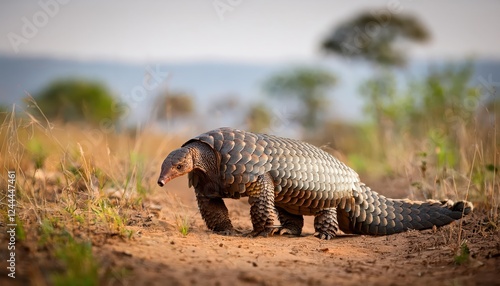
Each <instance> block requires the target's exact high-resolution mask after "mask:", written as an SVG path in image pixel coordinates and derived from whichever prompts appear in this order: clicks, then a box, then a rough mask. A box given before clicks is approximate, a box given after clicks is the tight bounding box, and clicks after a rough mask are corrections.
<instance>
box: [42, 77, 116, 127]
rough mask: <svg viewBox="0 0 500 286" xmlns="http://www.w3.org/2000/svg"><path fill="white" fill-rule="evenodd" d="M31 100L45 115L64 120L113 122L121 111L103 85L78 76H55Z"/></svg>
mask: <svg viewBox="0 0 500 286" xmlns="http://www.w3.org/2000/svg"><path fill="white" fill-rule="evenodd" d="M35 100H36V102H37V104H38V106H39V107H40V109H41V110H42V112H43V113H44V114H45V116H46V117H47V118H49V119H54V120H62V121H64V122H74V121H85V122H87V123H90V124H99V123H100V122H101V121H102V120H104V119H105V120H110V121H112V122H115V121H116V120H118V118H119V117H120V115H121V113H122V111H123V109H122V108H120V104H119V103H118V102H117V101H116V100H115V98H114V97H113V96H112V95H111V93H110V92H109V91H108V89H107V88H106V87H105V86H103V85H102V84H100V83H98V82H92V81H85V80H79V79H69V80H57V81H55V82H53V83H51V84H50V85H49V86H48V87H46V88H45V89H44V90H42V92H40V94H38V95H37V96H36V97H35Z"/></svg>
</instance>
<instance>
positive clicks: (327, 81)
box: [264, 67, 337, 129]
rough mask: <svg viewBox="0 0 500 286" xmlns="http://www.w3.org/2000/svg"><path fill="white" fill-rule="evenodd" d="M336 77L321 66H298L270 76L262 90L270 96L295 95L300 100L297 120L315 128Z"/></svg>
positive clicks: (307, 126) (303, 124)
mask: <svg viewBox="0 0 500 286" xmlns="http://www.w3.org/2000/svg"><path fill="white" fill-rule="evenodd" d="M336 82H337V79H336V78H335V76H334V75H333V74H331V73H330V72H329V71H327V70H324V69H321V68H313V67H299V68H295V69H293V70H291V71H286V72H281V73H278V74H275V75H273V76H271V77H270V78H269V79H268V80H267V81H266V82H265V83H264V90H265V91H266V92H267V93H268V94H270V95H271V96H278V97H282V98H284V97H295V98H296V99H297V100H299V101H300V102H301V105H302V107H303V110H301V111H300V113H299V116H298V121H299V123H300V124H302V126H304V127H306V128H313V129H314V128H316V127H317V126H318V123H319V120H320V118H321V115H322V114H323V113H324V111H325V107H326V106H328V104H327V98H326V92H327V90H328V89H329V88H331V87H333V86H334V85H335V83H336Z"/></svg>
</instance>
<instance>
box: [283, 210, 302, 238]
mask: <svg viewBox="0 0 500 286" xmlns="http://www.w3.org/2000/svg"><path fill="white" fill-rule="evenodd" d="M276 210H277V211H278V219H279V221H280V223H281V227H280V228H277V229H276V232H278V233H279V234H280V235H283V234H291V235H300V234H301V233H302V227H304V217H303V216H302V215H295V214H291V213H289V212H287V211H286V210H284V209H283V208H280V207H276Z"/></svg>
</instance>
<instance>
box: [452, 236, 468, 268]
mask: <svg viewBox="0 0 500 286" xmlns="http://www.w3.org/2000/svg"><path fill="white" fill-rule="evenodd" d="M469 259H470V250H469V247H468V246H467V241H466V240H464V241H462V244H461V245H460V248H459V250H458V253H457V254H456V255H455V258H454V260H455V263H456V264H458V265H462V264H465V263H467V262H468V261H469Z"/></svg>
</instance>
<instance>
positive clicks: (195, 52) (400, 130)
mask: <svg viewBox="0 0 500 286" xmlns="http://www.w3.org/2000/svg"><path fill="white" fill-rule="evenodd" d="M0 5H1V9H0V19H1V22H2V25H0V33H1V34H2V35H3V37H2V38H1V39H0V95H1V96H0V104H1V106H2V107H1V109H2V112H3V114H6V113H7V112H12V111H15V112H17V114H18V115H19V116H22V115H23V114H29V115H30V116H33V118H44V119H46V120H48V122H51V123H52V124H55V126H58V127H59V128H62V127H61V126H67V124H70V125H71V126H75V125H76V126H78V128H80V130H87V129H86V128H90V129H89V130H90V131H88V132H87V133H85V134H87V135H86V137H87V138H86V139H87V141H89V142H90V143H95V144H94V145H96V146H98V145H99V144H100V143H101V142H104V141H102V140H101V139H102V138H104V137H105V136H108V135H109V134H123V133H126V134H129V133H134V132H135V133H134V134H136V135H137V134H139V133H138V132H142V131H143V130H146V129H147V130H148V131H149V132H152V133H154V134H157V135H159V136H170V137H172V136H174V137H175V136H177V135H179V134H180V135H179V136H177V137H176V138H180V139H179V140H180V142H182V141H183V140H184V139H188V138H190V137H192V136H194V135H197V134H199V133H201V132H204V131H207V130H210V129H214V128H217V127H220V126H232V127H236V128H242V129H247V130H252V131H257V132H267V133H272V134H276V135H281V136H288V137H293V138H297V139H303V140H307V141H309V142H312V143H313V144H316V145H318V146H323V148H324V149H326V150H329V151H330V152H332V153H334V154H335V155H337V156H338V157H340V158H341V159H342V160H344V161H347V162H348V164H350V165H351V166H353V168H354V169H355V170H357V171H358V172H360V173H361V174H364V173H366V174H369V175H370V176H378V175H382V176H392V175H398V176H403V177H406V178H408V179H407V180H408V181H409V182H410V183H411V184H412V185H414V186H415V187H416V188H420V189H424V188H425V186H422V184H423V183H422V182H427V183H428V184H430V185H429V188H435V186H436V184H440V182H443V180H446V179H450V178H451V177H450V171H449V170H456V171H457V172H458V174H461V176H464V177H467V176H469V175H468V174H471V172H472V171H471V170H472V169H473V170H475V171H474V172H477V176H478V180H479V181H480V182H483V179H484V177H485V176H494V174H496V173H497V166H498V150H497V149H498V148H497V147H498V145H497V142H498V141H497V138H498V131H497V123H498V112H499V108H498V102H499V95H498V88H499V86H500V49H499V48H498V47H499V46H500V35H499V32H498V27H499V26H500V17H498V13H499V12H500V2H498V1H475V2H470V1H440V2H439V3H436V2H434V1H404V0H401V1H398V0H395V1H393V0H391V1H356V2H355V3H349V4H348V3H346V2H339V1H315V2H314V3H311V2H304V1H272V2H268V1H245V0H214V1H189V2H188V1H184V2H181V1H147V2H144V1H141V2H138V1H106V2H103V1H97V0H93V1H77V0H72V1H71V0H64V1H63V0H41V1H29V2H25V1H8V2H2V4H0ZM89 126H90V127H89ZM82 128H83V129H82ZM38 145H40V144H38ZM163 146H166V145H159V146H156V148H162V147H163ZM33 148H34V149H35V150H36V149H37V148H39V147H33ZM33 148H32V149H33ZM169 148H170V147H169ZM34 152H35V153H36V152H37V151H34ZM163 153H166V151H164V152H163ZM163 153H162V154H163ZM35 161H36V160H35ZM429 170H432V173H431V174H432V175H431V176H430V178H429V175H428V173H429ZM474 172H473V173H474ZM413 174H415V175H413ZM474 174H476V173H474ZM455 175H456V174H455V173H453V174H451V176H452V177H453V178H455ZM483 187H484V186H483ZM478 188H482V187H480V186H479V187H478Z"/></svg>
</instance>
